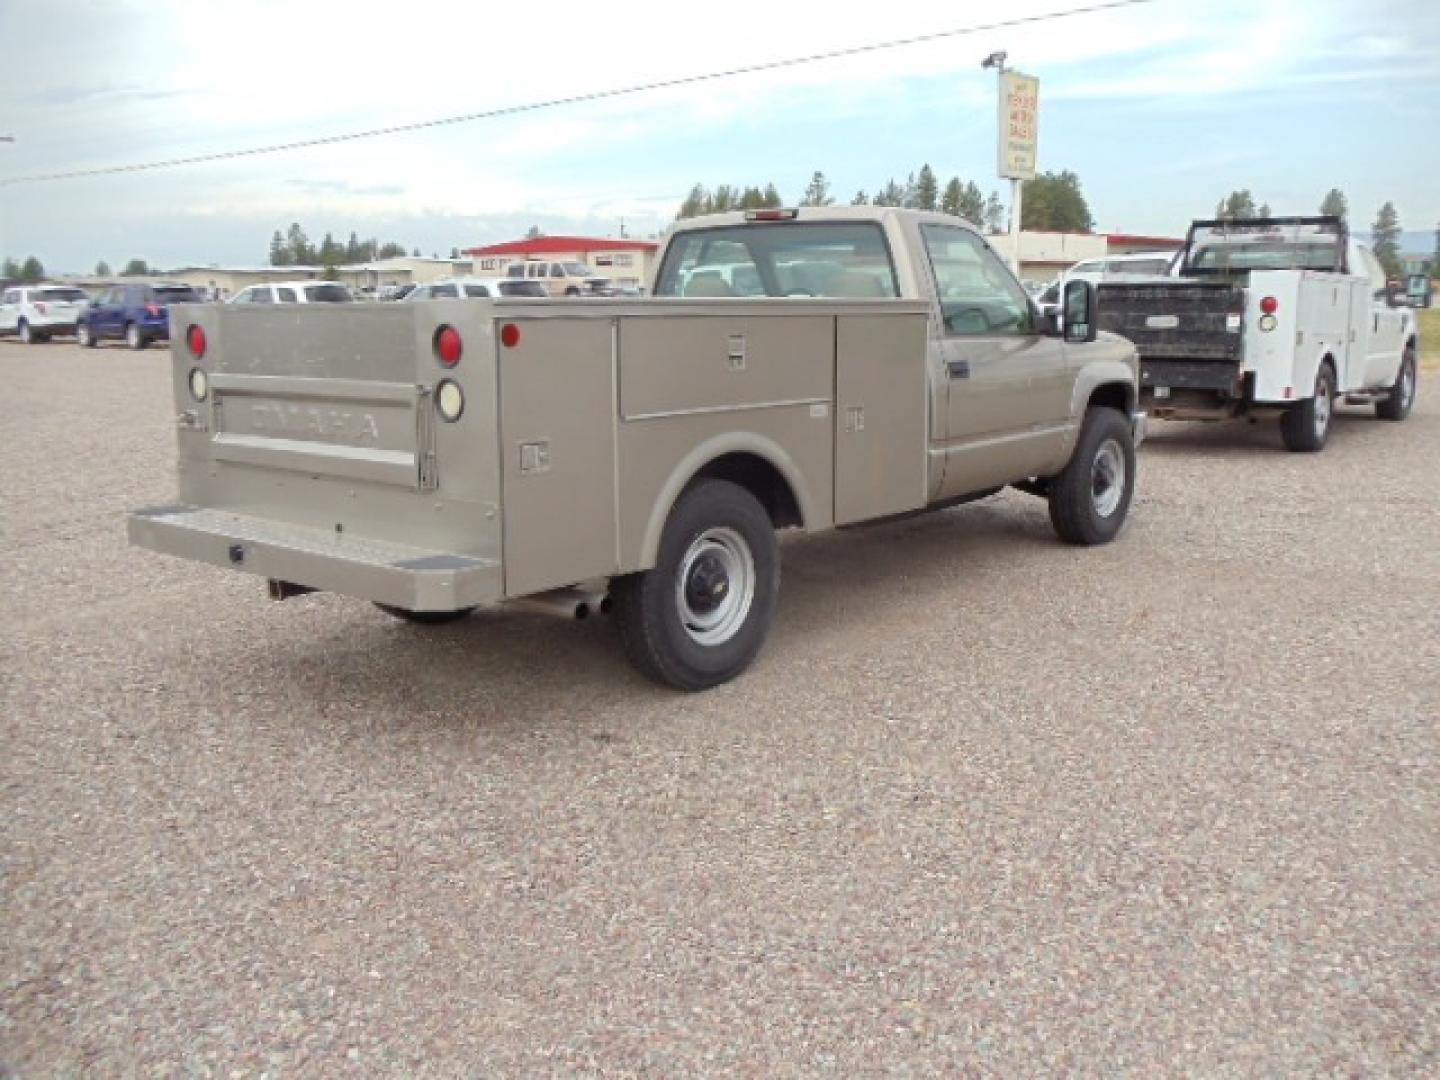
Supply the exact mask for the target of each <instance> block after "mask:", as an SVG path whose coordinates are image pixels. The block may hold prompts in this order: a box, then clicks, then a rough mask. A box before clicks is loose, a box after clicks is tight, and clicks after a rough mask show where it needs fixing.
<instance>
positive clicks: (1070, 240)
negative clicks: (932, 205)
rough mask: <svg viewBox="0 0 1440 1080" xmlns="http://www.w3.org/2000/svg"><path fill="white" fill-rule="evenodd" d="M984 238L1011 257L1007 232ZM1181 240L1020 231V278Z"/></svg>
mask: <svg viewBox="0 0 1440 1080" xmlns="http://www.w3.org/2000/svg"><path fill="white" fill-rule="evenodd" d="M986 239H988V240H989V241H990V246H991V247H993V248H994V249H995V250H996V251H998V252H999V253H1000V254H1001V255H1003V256H1004V257H1005V258H1007V259H1009V258H1011V256H1012V255H1013V244H1012V241H1011V237H1010V234H1009V233H999V234H997V235H994V236H989V237H987V238H986ZM1184 243H1185V241H1184V240H1181V239H1178V238H1176V237H1171V236H1138V235H1135V234H1133V233H1059V232H1022V233H1021V234H1020V277H1021V278H1022V279H1024V280H1027V281H1054V280H1055V278H1057V277H1059V276H1060V274H1061V273H1062V272H1063V271H1065V270H1067V269H1069V268H1070V267H1072V266H1074V265H1075V264H1076V263H1077V262H1083V261H1085V260H1086V259H1103V258H1105V257H1106V256H1107V255H1133V254H1135V253H1137V252H1141V251H1176V250H1178V249H1179V248H1180V247H1181V246H1182V245H1183V244H1184Z"/></svg>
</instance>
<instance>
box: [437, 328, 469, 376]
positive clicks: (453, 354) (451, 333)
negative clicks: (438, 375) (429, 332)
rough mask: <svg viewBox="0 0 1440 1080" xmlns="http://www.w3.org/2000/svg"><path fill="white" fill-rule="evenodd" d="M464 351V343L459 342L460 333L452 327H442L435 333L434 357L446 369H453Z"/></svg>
mask: <svg viewBox="0 0 1440 1080" xmlns="http://www.w3.org/2000/svg"><path fill="white" fill-rule="evenodd" d="M464 351H465V343H464V342H463V341H461V340H460V331H459V330H456V329H455V328H454V327H453V326H442V327H440V329H439V330H436V331H435V356H436V358H437V359H438V360H439V361H440V363H442V364H444V365H445V366H446V367H454V366H455V365H456V364H458V363H459V362H460V354H461V353H463V352H464Z"/></svg>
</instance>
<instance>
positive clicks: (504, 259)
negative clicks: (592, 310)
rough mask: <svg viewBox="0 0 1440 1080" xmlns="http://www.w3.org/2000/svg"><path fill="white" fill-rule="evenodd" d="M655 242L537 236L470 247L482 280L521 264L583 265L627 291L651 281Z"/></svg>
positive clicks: (499, 274) (502, 274) (496, 275)
mask: <svg viewBox="0 0 1440 1080" xmlns="http://www.w3.org/2000/svg"><path fill="white" fill-rule="evenodd" d="M658 248H659V245H658V244H657V243H655V241H653V240H629V239H623V240H622V239H614V238H611V237H594V236H535V237H530V238H528V239H525V240H512V241H510V242H508V243H504V244H489V245H486V246H485V247H475V248H466V249H465V251H464V254H466V255H469V256H471V257H472V258H473V259H474V260H475V270H474V272H475V273H476V274H478V275H480V276H481V277H491V276H494V277H504V276H505V270H506V267H508V266H511V265H513V264H514V263H518V262H581V263H585V264H586V265H587V266H591V267H593V268H594V269H595V272H596V273H597V274H599V275H600V276H602V277H606V278H609V279H610V281H611V282H612V283H613V284H615V285H618V286H621V287H624V288H640V287H641V286H644V285H645V284H646V282H648V281H649V280H650V272H651V270H652V269H653V268H654V263H655V253H656V251H657V249H658Z"/></svg>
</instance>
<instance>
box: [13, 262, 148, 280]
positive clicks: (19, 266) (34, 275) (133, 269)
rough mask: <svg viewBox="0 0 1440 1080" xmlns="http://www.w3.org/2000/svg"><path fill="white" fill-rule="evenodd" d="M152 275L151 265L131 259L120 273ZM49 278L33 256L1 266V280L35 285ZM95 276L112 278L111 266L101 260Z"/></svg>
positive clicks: (97, 265)
mask: <svg viewBox="0 0 1440 1080" xmlns="http://www.w3.org/2000/svg"><path fill="white" fill-rule="evenodd" d="M148 273H150V264H149V263H147V262H146V261H145V260H144V259H131V260H130V261H129V262H127V263H126V264H125V269H123V270H121V271H120V276H121V277H133V276H135V275H142V276H143V275H145V274H148ZM47 276H49V275H47V274H46V273H45V265H44V264H43V263H42V262H41V261H40V260H39V259H37V258H36V257H35V256H34V255H31V256H30V257H29V258H27V259H26V260H25V261H24V262H23V263H22V262H17V261H16V260H14V259H6V260H5V264H4V266H0V279H3V280H5V281H18V282H20V283H22V284H25V285H34V284H36V283H37V282H41V281H44V280H45V278H46V277H47ZM95 276H96V277H102V278H108V277H110V276H111V270H110V264H109V263H108V262H106V261H105V260H104V259H101V260H100V261H99V262H97V263H96V264H95Z"/></svg>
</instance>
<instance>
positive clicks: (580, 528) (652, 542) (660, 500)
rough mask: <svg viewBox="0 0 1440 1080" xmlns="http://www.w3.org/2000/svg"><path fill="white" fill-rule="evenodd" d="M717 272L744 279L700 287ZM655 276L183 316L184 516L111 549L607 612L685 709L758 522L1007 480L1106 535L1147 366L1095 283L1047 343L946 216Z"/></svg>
mask: <svg viewBox="0 0 1440 1080" xmlns="http://www.w3.org/2000/svg"><path fill="white" fill-rule="evenodd" d="M738 264H747V265H749V266H751V267H752V268H753V269H754V271H755V273H754V275H753V281H752V279H751V278H750V277H748V276H746V275H738V276H737V275H735V274H733V273H731V274H728V275H722V274H705V273H697V272H696V271H697V269H698V270H703V269H704V268H705V267H708V266H712V265H713V266H726V267H733V266H735V265H738ZM731 280H745V281H748V282H750V283H751V284H750V287H751V289H752V293H751V294H750V295H745V296H735V295H733V290H732V286H731V285H730V284H729V282H730V281H731ZM682 283H684V284H683V285H682ZM652 284H653V289H654V293H655V296H654V298H647V299H643V300H633V301H627V300H614V299H610V300H583V299H582V300H577V301H575V302H572V303H567V304H563V305H556V304H555V303H554V302H553V301H539V300H526V299H495V300H480V299H475V300H452V301H448V302H446V301H437V302H429V301H422V302H419V303H415V304H380V303H376V304H365V303H360V304H344V305H325V304H313V305H294V306H290V307H287V308H285V309H284V310H283V311H282V310H278V309H275V308H265V307H250V308H246V307H239V306H235V305H228V304H227V305H217V306H186V307H177V308H174V309H172V310H173V318H174V339H175V344H174V346H173V353H174V395H175V402H176V409H177V412H178V440H179V474H180V485H179V486H180V490H179V501H178V502H177V503H176V504H175V505H171V506H161V507H155V508H151V509H147V510H140V511H137V512H136V513H134V514H133V515H131V517H130V519H129V532H130V537H131V539H132V540H133V541H134V542H135V543H137V544H139V545H142V546H144V547H148V548H152V549H154V550H156V551H162V552H168V553H170V554H174V555H180V556H184V557H187V558H191V559H197V560H201V561H204V562H209V563H213V564H216V565H218V566H224V567H230V568H233V569H237V570H243V571H248V572H250V573H253V574H257V575H259V576H261V577H265V578H268V579H270V591H271V595H272V596H274V597H276V598H278V599H283V598H285V597H288V596H293V595H296V594H299V593H303V592H309V591H313V590H317V589H324V590H331V591H334V592H339V593H344V594H348V595H350V596H355V597H360V598H362V599H367V600H371V601H374V602H375V603H376V604H378V605H380V606H381V607H382V608H383V609H384V610H386V611H387V612H389V613H391V614H393V615H395V616H397V617H400V618H404V619H408V620H411V621H414V622H419V623H436V622H443V621H447V620H450V619H454V618H458V617H460V616H463V615H464V614H466V613H467V612H468V611H469V610H471V609H472V608H473V607H474V606H476V605H480V604H490V603H495V602H499V601H509V600H528V601H529V606H540V607H544V608H546V609H548V610H562V611H564V612H566V613H569V614H571V615H583V614H584V613H586V612H587V611H590V610H595V609H597V608H598V609H600V610H610V611H611V612H612V613H613V615H614V621H615V623H616V624H617V626H618V629H619V633H620V636H621V639H622V642H623V645H624V648H625V650H626V652H627V654H628V655H629V657H630V658H631V659H632V660H633V661H634V663H635V664H636V665H637V666H638V667H639V668H640V669H641V670H642V671H643V672H645V673H646V674H647V675H649V676H651V677H653V678H654V679H656V680H658V681H660V682H662V683H667V684H669V685H672V686H675V687H679V688H683V689H687V690H695V689H701V688H704V687H708V686H712V685H714V684H717V683H719V682H722V681H724V680H726V679H729V678H731V677H733V676H734V675H736V674H737V673H739V672H740V671H741V670H743V669H744V668H745V667H746V665H747V664H748V663H749V662H750V661H751V659H752V658H753V657H754V656H755V654H756V652H757V651H758V650H759V648H760V646H761V644H762V642H763V640H764V637H765V634H766V631H767V629H768V627H769V624H770V622H771V618H772V616H773V614H774V611H775V607H776V601H777V595H778V589H779V584H780V558H779V552H778V549H777V544H776V536H775V531H776V530H777V529H780V528H785V527H792V526H793V527H796V528H799V529H803V530H805V531H807V532H818V531H821V530H825V529H830V528H834V527H837V526H851V525H859V524H862V523H865V522H872V521H876V520H881V519H886V518H893V517H896V516H900V515H907V514H911V513H914V512H917V511H921V510H926V509H933V508H937V507H944V506H951V505H955V504H957V503H961V502H964V501H967V500H970V499H975V498H978V497H981V496H984V495H988V494H992V493H994V492H996V491H998V490H999V489H1000V488H1001V487H1002V486H1004V485H1007V484H1012V485H1015V486H1016V487H1019V488H1021V489H1022V490H1024V491H1027V492H1031V493H1034V494H1037V495H1040V496H1043V497H1044V498H1046V499H1048V500H1049V508H1050V518H1051V521H1052V522H1053V524H1054V527H1055V529H1056V531H1057V532H1058V533H1059V535H1060V536H1061V537H1062V538H1063V539H1064V540H1066V541H1069V542H1071V543H1075V544H1098V543H1103V542H1105V541H1108V540H1110V539H1112V538H1113V537H1114V536H1115V535H1116V533H1117V532H1118V531H1119V530H1120V527H1121V525H1122V523H1123V522H1124V520H1125V517H1126V513H1127V511H1128V508H1129V506H1130V500H1131V495H1132V493H1133V490H1134V484H1135V443H1136V440H1137V437H1138V431H1139V430H1140V429H1141V428H1142V427H1143V416H1140V415H1139V414H1137V413H1136V412H1135V402H1136V396H1137V392H1138V389H1137V388H1138V367H1137V360H1136V356H1135V350H1134V348H1133V347H1132V346H1131V345H1130V344H1129V343H1128V342H1125V341H1123V340H1120V339H1118V338H1114V337H1111V336H1109V335H1101V336H1099V337H1098V338H1097V330H1096V323H1095V317H1094V292H1093V287H1092V286H1091V285H1090V284H1089V283H1087V282H1076V283H1074V284H1072V285H1071V286H1070V289H1069V291H1068V294H1067V297H1066V302H1067V305H1068V307H1067V311H1066V314H1067V319H1066V321H1065V327H1066V329H1065V332H1064V336H1063V337H1062V336H1061V334H1060V333H1059V332H1058V331H1057V330H1055V329H1054V327H1053V326H1052V325H1046V324H1044V323H1042V322H1041V320H1040V319H1039V316H1038V314H1037V311H1036V309H1035V307H1034V305H1033V303H1032V302H1031V301H1030V300H1029V298H1027V296H1026V294H1025V292H1024V290H1023V289H1022V288H1021V287H1020V283H1019V282H1018V281H1017V280H1016V279H1015V278H1014V277H1013V276H1012V275H1011V273H1010V271H1009V270H1008V269H1007V268H1006V266H1005V263H1004V260H1002V259H1001V258H999V257H998V256H997V255H996V254H995V252H994V251H993V250H992V249H991V248H990V246H989V244H988V243H986V241H985V239H984V238H983V237H982V236H981V235H980V234H979V233H977V232H975V231H974V230H973V229H971V228H970V227H968V226H967V225H965V224H964V223H962V222H960V221H959V220H957V219H955V218H951V217H946V216H944V215H940V214H934V213H921V212H916V211H906V210H895V209H887V208H877V207H863V208H862V207H854V208H829V207H825V208H813V209H811V208H806V209H801V210H798V211H797V210H765V211H751V212H749V213H746V214H739V213H735V214H724V215H716V216H712V217H706V218H697V219H694V220H691V221H687V222H684V223H682V224H681V225H679V226H677V227H676V228H675V230H674V231H673V232H672V233H671V234H670V235H669V237H668V238H667V241H666V244H665V246H664V251H663V253H662V256H661V258H660V260H659V264H658V269H657V272H656V278H655V280H654V282H653V283H652ZM802 557H803V556H802Z"/></svg>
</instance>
